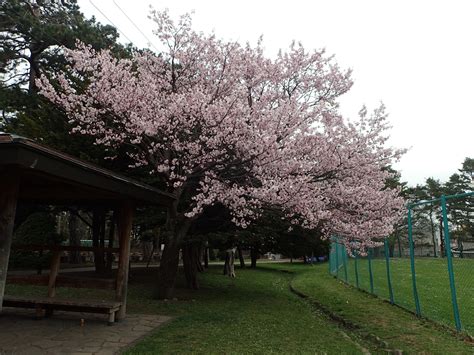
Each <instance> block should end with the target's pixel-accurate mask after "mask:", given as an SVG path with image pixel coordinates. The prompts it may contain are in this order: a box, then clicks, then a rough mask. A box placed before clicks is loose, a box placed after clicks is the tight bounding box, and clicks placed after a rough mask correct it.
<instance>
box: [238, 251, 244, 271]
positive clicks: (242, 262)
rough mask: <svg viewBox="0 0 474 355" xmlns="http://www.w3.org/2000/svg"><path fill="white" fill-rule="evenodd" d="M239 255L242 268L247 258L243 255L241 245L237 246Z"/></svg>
mask: <svg viewBox="0 0 474 355" xmlns="http://www.w3.org/2000/svg"><path fill="white" fill-rule="evenodd" d="M237 255H238V256H239V262H240V268H241V269H243V268H245V260H244V256H243V255H242V249H241V248H240V247H237Z"/></svg>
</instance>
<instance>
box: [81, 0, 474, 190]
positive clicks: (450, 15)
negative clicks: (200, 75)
mask: <svg viewBox="0 0 474 355" xmlns="http://www.w3.org/2000/svg"><path fill="white" fill-rule="evenodd" d="M78 3H79V5H80V7H81V9H82V11H83V12H84V13H85V15H86V16H88V17H90V16H91V15H95V16H96V18H97V20H98V21H100V22H102V23H110V21H111V22H112V24H113V25H115V26H116V27H118V28H119V30H120V31H121V32H123V33H124V34H125V36H126V37H128V38H129V39H130V40H132V42H133V43H134V44H135V45H136V46H137V47H150V46H149V43H148V40H147V39H145V38H144V36H143V35H142V34H141V33H140V32H139V31H138V30H137V29H136V28H135V27H134V25H133V24H132V23H131V22H130V21H129V20H128V19H127V17H125V16H124V15H123V13H122V12H121V11H120V9H119V7H120V8H121V9H122V10H123V11H124V12H125V13H126V14H127V15H128V17H130V18H131V19H132V21H133V22H134V23H135V24H136V25H137V26H138V27H139V28H140V29H141V31H142V32H143V33H144V34H145V35H146V37H147V38H148V39H149V40H151V42H152V43H153V42H154V43H155V46H158V40H157V39H155V37H154V35H153V34H152V33H151V31H152V30H153V29H154V26H153V22H152V21H150V20H148V19H147V15H148V13H149V5H150V4H151V5H152V6H153V7H154V8H156V9H164V8H168V9H169V10H170V13H171V15H172V16H173V17H174V18H177V17H178V16H179V15H181V14H183V13H185V12H190V11H193V10H194V12H195V13H194V15H193V24H194V28H195V29H197V30H199V31H203V32H210V31H214V32H215V34H216V35H217V37H219V38H224V39H232V40H238V41H240V42H242V43H243V42H246V41H250V42H251V43H255V42H256V40H257V38H258V37H259V36H260V35H263V37H264V45H265V48H266V50H267V52H268V54H269V55H273V54H275V53H276V52H277V51H278V49H279V48H287V47H288V45H289V44H290V42H291V41H292V40H297V41H301V42H302V43H303V45H304V46H305V47H306V48H308V49H309V48H315V49H319V48H323V47H324V48H326V50H327V53H328V54H335V56H336V60H337V62H338V63H339V64H340V66H341V67H342V68H345V67H350V68H352V69H353V79H354V81H355V84H354V86H353V88H352V90H351V91H350V92H349V93H348V94H346V95H345V96H344V97H343V98H342V99H341V110H342V113H343V114H344V115H345V116H347V117H354V116H356V115H357V112H358V111H359V109H360V108H361V106H362V105H363V104H366V105H367V106H368V108H369V110H370V109H373V108H375V107H376V106H378V105H379V103H380V102H381V101H383V102H384V103H385V105H386V106H387V111H388V112H389V113H390V122H391V124H392V126H393V129H392V131H391V141H390V144H392V145H393V146H396V147H405V148H410V151H409V152H408V153H407V154H406V155H405V156H404V157H403V158H402V161H401V162H400V163H399V164H397V165H396V166H395V167H396V168H397V169H398V170H401V172H402V179H403V180H405V181H408V182H409V184H411V185H414V184H416V183H422V182H423V181H424V179H426V178H427V177H431V176H432V177H435V178H438V179H441V180H446V179H447V178H448V177H449V175H451V174H452V173H454V172H456V170H457V169H458V168H460V167H461V163H462V161H463V160H464V158H465V157H468V156H470V157H474V141H473V135H474V120H473V116H474V106H473V101H474V100H473V95H474V88H473V85H474V39H473V35H474V19H473V16H474V2H473V1H469V0H465V1H461V0H449V1H434V0H431V1H422V0H416V1H413V0H411V1H410V0H403V1H402V0H397V1H395V0H392V1H380V0H373V1H369V0H357V1H354V0H346V1H344V0H326V1H320V0H312V1H309V0H308V1H303V0H292V1H288V0H287V1H270V0H268V1H264V0H252V1H249V0H235V1H217V0H214V1H212V0H194V1H192V0H180V1H178V0H162V1H151V0H133V1H130V0H78ZM116 4H117V5H118V6H117V5H116ZM93 5H95V6H96V7H97V8H99V9H100V11H102V12H103V13H104V14H105V15H106V16H107V18H108V19H109V20H110V21H109V20H108V19H107V18H105V17H104V16H103V15H102V14H101V13H100V11H98V10H97V8H96V7H94V6H93ZM121 41H123V42H128V40H127V38H124V36H123V35H121ZM150 48H152V49H153V47H150Z"/></svg>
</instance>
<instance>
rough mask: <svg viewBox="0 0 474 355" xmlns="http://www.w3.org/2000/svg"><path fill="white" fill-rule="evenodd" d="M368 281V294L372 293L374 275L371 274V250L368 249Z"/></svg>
mask: <svg viewBox="0 0 474 355" xmlns="http://www.w3.org/2000/svg"><path fill="white" fill-rule="evenodd" d="M369 279H370V293H372V294H373V293H374V275H373V274H372V249H369Z"/></svg>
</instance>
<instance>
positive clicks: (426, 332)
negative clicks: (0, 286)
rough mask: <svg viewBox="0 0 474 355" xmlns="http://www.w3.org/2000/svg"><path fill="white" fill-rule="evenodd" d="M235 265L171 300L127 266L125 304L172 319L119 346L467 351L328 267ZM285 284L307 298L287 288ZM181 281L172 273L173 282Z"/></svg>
mask: <svg viewBox="0 0 474 355" xmlns="http://www.w3.org/2000/svg"><path fill="white" fill-rule="evenodd" d="M236 271H237V278H236V279H234V280H232V279H229V278H227V277H224V276H223V275H222V273H221V267H220V266H213V267H211V268H210V269H209V270H207V271H206V272H205V273H203V274H201V275H200V281H201V286H202V288H201V290H198V291H189V290H186V289H183V288H181V287H178V289H177V294H176V297H177V300H168V301H157V300H154V299H153V297H152V293H153V292H152V284H153V281H154V278H155V274H156V271H155V270H153V269H149V270H144V269H141V270H140V269H134V270H133V272H132V275H131V276H132V277H131V281H130V285H129V298H128V311H129V312H131V313H148V314H162V315H170V316H174V319H173V320H172V321H170V322H169V323H167V324H166V325H164V326H163V327H161V328H159V329H157V331H155V332H154V333H152V334H150V335H149V336H148V337H146V338H145V339H143V340H142V341H141V342H139V343H138V344H136V345H134V347H133V348H131V349H128V350H127V352H128V353H130V354H134V353H166V354H169V353H198V354H217V353H219V354H222V353H225V354H232V353H235V354H237V353H238V354H241V353H249V354H257V353H292V354H293V353H302V354H306V353H308V354H309V353H329V354H340V353H347V354H357V353H363V352H364V351H365V350H368V351H370V352H373V353H374V352H375V353H381V352H383V350H384V349H386V348H387V349H401V350H403V351H405V352H425V353H440V354H441V353H466V354H467V353H472V352H473V348H472V346H471V344H469V343H466V342H464V341H462V340H461V339H460V338H459V337H456V336H455V335H453V333H451V332H449V331H446V330H445V329H443V328H440V327H437V326H435V325H434V324H433V323H431V322H427V321H423V320H419V319H417V318H416V317H414V316H413V315H412V314H410V313H408V312H406V311H404V310H401V309H400V308H398V307H394V306H391V305H389V304H388V303H386V302H383V301H381V300H380V299H377V298H374V297H373V296H370V295H368V294H365V293H362V292H360V291H358V290H356V289H354V288H352V287H349V286H347V285H345V284H343V283H342V282H339V281H337V280H335V279H334V278H333V277H331V276H329V275H328V266H327V264H321V265H315V266H313V267H312V266H309V265H303V264H274V263H272V264H263V263H262V264H260V266H259V268H257V269H256V270H251V269H244V270H240V269H237V270H236ZM282 271H287V272H282ZM290 284H292V286H293V287H294V288H295V289H297V290H298V291H300V292H302V293H304V294H305V295H307V298H306V299H303V298H301V297H299V296H297V295H295V294H294V293H292V292H291V291H290ZM182 285H183V280H182V279H180V280H179V285H178V286H182ZM7 292H8V293H9V294H41V295H44V294H45V292H46V290H45V288H43V287H32V286H20V285H8V286H7ZM58 296H70V297H76V298H87V297H90V298H95V299H97V298H110V297H112V294H111V293H110V292H109V291H100V290H86V289H67V288H59V289H58ZM331 315H333V316H334V315H336V316H337V317H338V318H335V317H333V316H331ZM374 339H375V340H374Z"/></svg>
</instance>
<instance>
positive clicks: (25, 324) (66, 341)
mask: <svg viewBox="0 0 474 355" xmlns="http://www.w3.org/2000/svg"><path fill="white" fill-rule="evenodd" d="M34 313H35V312H34V310H21V309H17V308H15V309H13V308H4V309H3V312H2V313H1V314H0V354H1V355H4V354H5V355H6V354H8V355H9V354H25V355H26V354H28V355H35V354H82V355H84V354H100V355H108V354H117V353H120V352H121V351H123V350H124V349H125V348H127V347H128V346H130V345H131V344H133V343H135V342H137V341H138V340H140V339H141V338H142V337H144V336H145V335H147V334H148V333H149V332H151V331H153V330H154V329H156V328H157V327H159V326H160V325H162V324H163V323H165V322H166V321H168V320H169V319H170V317H165V316H155V315H138V314H130V315H127V318H126V319H125V320H123V321H121V322H118V323H116V324H114V325H113V326H108V325H107V319H106V318H107V317H106V316H105V315H97V314H85V313H72V312H59V311H57V312H55V313H54V316H53V317H52V318H48V319H41V320H35V319H34ZM81 318H82V319H84V323H83V325H82V326H81Z"/></svg>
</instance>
